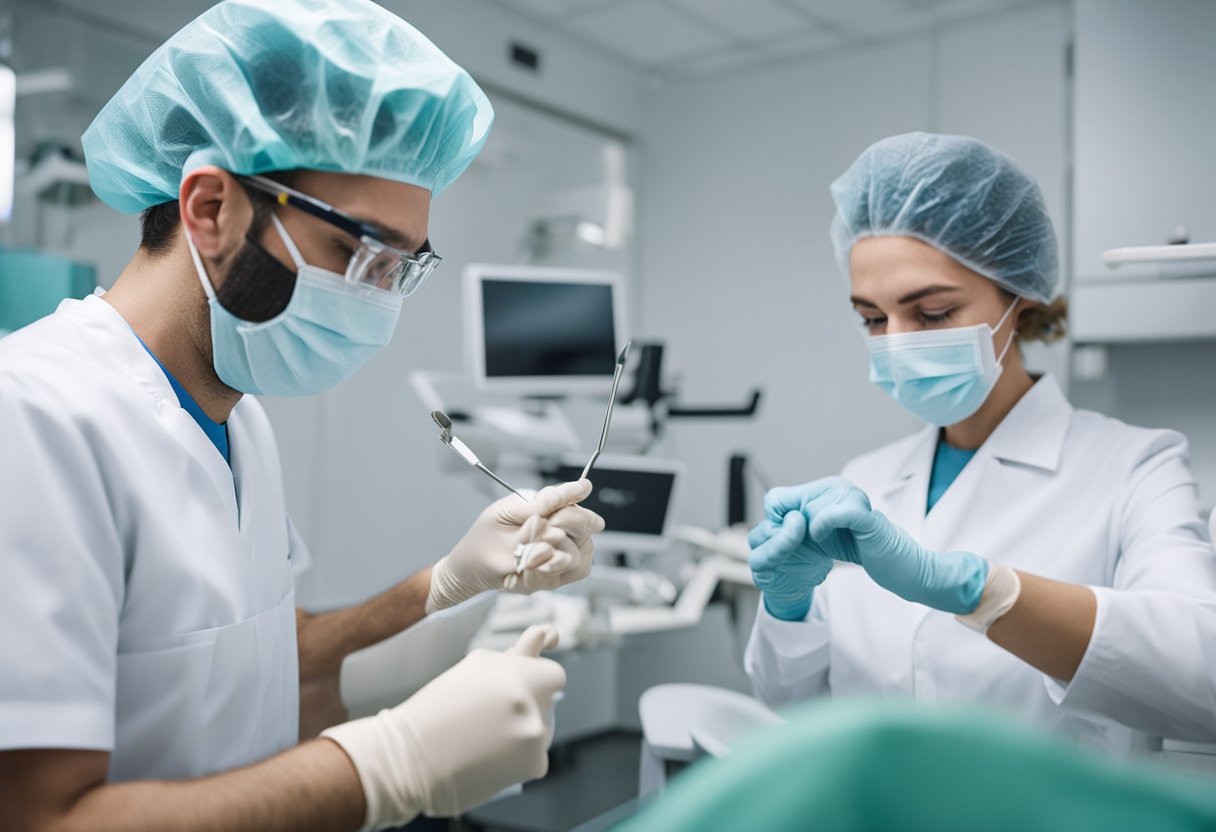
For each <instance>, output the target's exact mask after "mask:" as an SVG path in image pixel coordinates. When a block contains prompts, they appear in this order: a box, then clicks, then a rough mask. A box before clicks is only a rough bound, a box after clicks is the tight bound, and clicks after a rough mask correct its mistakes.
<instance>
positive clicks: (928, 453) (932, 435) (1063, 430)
mask: <svg viewBox="0 0 1216 832" xmlns="http://www.w3.org/2000/svg"><path fill="white" fill-rule="evenodd" d="M1072 414H1073V406H1072V405H1071V404H1070V403H1069V401H1068V399H1067V398H1065V397H1064V391H1063V390H1061V389H1060V384H1059V382H1057V381H1056V379H1055V376H1052V375H1051V374H1047V375H1044V376H1042V377H1041V378H1040V379H1039V380H1038V381H1036V382H1035V384H1034V386H1033V387H1031V388H1030V390H1028V391H1027V392H1026V395H1024V396H1022V398H1021V399H1020V400H1019V401H1018V403H1017V404H1015V405H1014V406H1013V409H1012V410H1010V411H1009V413H1008V414H1007V415H1006V416H1005V418H1004V419H1003V420H1002V421H1001V423H1000V424H999V425H997V427H996V430H994V431H993V432H992V435H991V436H989V437H988V441H987V442H985V443H984V445H983V447H981V448H980V450H979V452H978V453H980V454H985V455H988V456H992V457H994V458H996V459H999V460H1002V461H1004V462H1014V463H1018V464H1022V465H1031V466H1034V467H1035V468H1042V469H1044V470H1046V471H1052V472H1054V471H1056V470H1057V469H1058V468H1059V465H1060V454H1061V452H1062V450H1063V448H1064V438H1065V436H1066V435H1067V434H1068V426H1069V423H1070V422H1071V420H1072ZM940 433H941V429H940V428H938V427H937V426H935V425H928V426H926V427H925V428H924V429H923V430H922V431H921V432H920V433H918V434H915V440H914V441H913V442H911V443H910V446H909V449H908V453H907V455H906V456H905V457H904V459H903V460H901V461H900V463H899V464H898V465H897V466H896V468H895V474H894V476H893V477H892V478H891V485H890V488H888V489H887V490H888V492H891V491H894V490H896V489H898V488H901V487H902V486H903V485H904V484H906V483H907V482H908V481H909V480H911V479H913V478H914V477H916V476H917V475H919V474H925V476H927V473H926V472H927V471H928V470H929V468H930V467H931V466H932V465H933V455H934V453H935V452H936V450H937V440H938V436H939V435H940Z"/></svg>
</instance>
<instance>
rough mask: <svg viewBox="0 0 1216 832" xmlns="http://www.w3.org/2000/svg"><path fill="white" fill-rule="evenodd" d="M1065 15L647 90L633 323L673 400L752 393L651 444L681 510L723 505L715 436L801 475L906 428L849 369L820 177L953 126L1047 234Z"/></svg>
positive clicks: (709, 512) (856, 350) (691, 513)
mask: <svg viewBox="0 0 1216 832" xmlns="http://www.w3.org/2000/svg"><path fill="white" fill-rule="evenodd" d="M1067 31H1068V18H1067V15H1066V13H1065V9H1064V8H1063V6H1062V5H1058V4H1047V5H1044V6H1042V7H1034V8H1032V9H1030V10H1026V11H1022V12H1019V13H1015V14H1006V15H1000V16H996V17H991V18H987V19H984V20H981V21H975V22H971V23H968V24H965V25H959V26H955V27H950V28H947V29H945V30H944V31H942V32H939V33H936V34H934V35H925V36H921V37H916V38H910V39H908V40H905V41H903V42H899V43H893V44H887V45H881V46H875V47H872V48H869V49H862V50H855V51H850V52H846V53H840V54H833V55H831V56H826V57H823V58H821V59H819V60H814V61H808V62H805V63H802V64H797V65H791V66H784V67H780V68H776V69H771V70H768V71H762V72H756V73H754V74H749V75H745V76H741V77H737V78H734V79H731V80H727V81H720V82H708V83H699V84H698V83H689V84H677V85H670V86H667V87H665V88H663V89H661V90H659V91H657V92H655V93H654V94H652V95H651V96H650V98H649V99H648V101H647V109H646V118H645V122H646V132H645V140H646V141H645V146H644V148H643V155H644V163H643V176H644V179H643V181H644V183H645V193H644V208H643V222H642V228H643V231H644V235H643V238H642V241H641V254H642V267H643V273H642V278H643V279H642V286H643V295H644V296H643V304H642V320H641V324H642V327H641V328H642V330H643V332H644V334H647V335H653V336H656V337H659V338H661V339H664V340H666V341H667V342H668V343H669V345H670V346H669V353H670V360H671V361H672V362H673V366H674V367H679V368H681V369H683V370H684V371H685V379H686V383H685V384H684V387H683V390H684V393H685V396H686V398H688V399H692V400H697V399H727V400H729V399H732V398H737V397H738V396H739V395H740V394H741V393H742V392H743V391H745V390H746V389H747V388H748V387H750V386H752V385H755V384H759V385H761V386H763V387H764V389H765V391H766V395H767V400H766V401H765V403H764V405H763V411H762V413H761V414H760V416H759V418H758V419H757V420H756V422H755V423H752V424H735V425H731V424H726V423H721V424H716V425H701V424H696V423H678V422H677V423H675V424H673V427H672V432H671V438H670V439H669V440H668V441H667V442H665V443H664V447H661V448H659V449H657V452H658V453H667V454H669V455H671V456H673V457H676V458H678V459H681V460H683V461H684V462H685V463H686V464H688V466H689V468H690V473H691V476H690V477H689V482H688V486H689V487H688V489H687V490H686V491H685V499H684V503H685V505H684V513H683V519H685V520H688V521H693V522H698V523H702V524H707V525H714V524H718V523H721V522H722V521H723V519H724V512H725V472H726V457H727V455H728V454H729V453H730V452H731V451H732V450H736V449H745V450H749V451H750V452H752V453H753V454H754V457H755V459H756V460H757V461H758V462H759V463H760V465H761V466H762V467H763V468H764V469H766V471H767V473H768V474H769V475H770V477H771V478H772V479H773V480H775V481H778V482H803V481H806V480H809V479H813V478H816V477H820V476H824V475H826V474H830V473H834V472H836V471H837V470H839V468H840V466H841V465H842V463H844V462H845V461H846V460H848V459H849V458H850V457H852V456H854V455H856V454H858V453H861V452H863V451H866V450H869V449H872V448H874V447H876V446H877V445H878V444H879V443H881V442H884V441H886V440H889V439H893V438H896V437H898V436H900V435H902V434H905V433H907V432H908V431H910V430H913V429H915V428H916V426H917V423H916V422H915V421H914V420H913V419H912V418H911V417H909V416H907V415H906V414H904V413H903V412H902V411H901V410H900V409H899V408H898V406H897V405H895V404H894V403H893V402H891V401H890V400H889V399H888V398H887V397H886V396H885V395H883V394H882V393H881V392H880V391H878V390H877V388H875V387H873V386H872V385H871V384H870V383H869V382H868V381H867V361H866V357H865V352H864V348H863V346H862V342H861V336H860V334H859V329H858V328H857V327H856V326H855V325H854V322H853V320H854V317H855V316H854V315H853V313H852V311H851V310H850V309H849V306H848V301H847V296H848V291H847V281H846V279H845V278H844V277H843V276H842V275H841V274H840V273H839V272H838V270H837V268H836V265H835V262H834V259H833V256H832V250H831V245H830V242H829V240H828V225H829V222H830V220H831V217H832V213H833V207H832V202H831V198H830V196H829V194H828V185H829V184H830V183H831V181H832V180H833V179H835V178H836V176H838V175H839V174H840V173H842V172H843V171H844V170H845V168H846V167H847V166H848V165H849V164H850V163H851V162H852V161H853V159H854V158H855V157H856V156H857V155H858V154H859V153H860V152H861V151H862V150H863V149H864V148H865V147H866V146H867V145H868V144H870V143H871V142H873V141H876V140H878V139H880V138H883V137H884V136H888V135H891V134H894V133H901V132H905V131H909V130H941V131H957V132H964V133H969V134H971V135H975V136H978V137H979V138H981V139H984V140H985V141H988V142H990V143H992V144H994V145H995V146H997V147H999V148H1001V149H1003V150H1005V151H1007V152H1008V153H1010V154H1011V155H1012V156H1013V157H1015V158H1017V159H1018V160H1019V161H1020V162H1021V163H1022V164H1023V165H1025V166H1026V167H1027V168H1028V169H1029V170H1030V171H1031V173H1032V174H1034V175H1035V176H1036V177H1037V178H1038V179H1039V180H1040V183H1041V184H1042V186H1043V189H1044V192H1045V195H1046V197H1047V201H1048V206H1049V208H1050V210H1051V212H1052V215H1053V217H1054V218H1055V219H1056V221H1057V225H1058V228H1059V229H1060V230H1061V232H1062V231H1063V228H1062V226H1059V221H1060V220H1061V218H1063V217H1064V216H1065V211H1064V209H1065V190H1066V188H1065V182H1066V179H1065V176H1066V169H1065V168H1066V165H1065V158H1066V157H1065V149H1066V130H1065V125H1066V120H1065V116H1066V110H1065V101H1066V98H1065V89H1066V85H1065V50H1064V47H1065V43H1066V38H1067ZM1047 359H1049V360H1048V363H1049V364H1051V363H1056V358H1055V357H1054V356H1047ZM756 496H757V497H758V495H756ZM754 502H755V501H754Z"/></svg>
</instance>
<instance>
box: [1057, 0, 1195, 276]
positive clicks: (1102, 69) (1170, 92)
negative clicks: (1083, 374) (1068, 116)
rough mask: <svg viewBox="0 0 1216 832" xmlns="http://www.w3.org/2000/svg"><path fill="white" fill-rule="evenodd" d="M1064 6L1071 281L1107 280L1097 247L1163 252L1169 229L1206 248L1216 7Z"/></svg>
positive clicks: (1126, 0)
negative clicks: (1069, 54) (1069, 43)
mask: <svg viewBox="0 0 1216 832" xmlns="http://www.w3.org/2000/svg"><path fill="white" fill-rule="evenodd" d="M1075 8H1076V30H1075V32H1076V40H1075V44H1076V51H1075V64H1074V69H1075V98H1074V114H1075V116H1074V117H1075V129H1074V134H1073V135H1074V145H1073V151H1074V188H1075V190H1074V202H1073V231H1074V243H1075V245H1074V248H1073V274H1074V275H1075V276H1076V277H1077V278H1078V279H1079V280H1086V279H1087V278H1095V277H1102V276H1107V275H1111V274H1112V273H1111V272H1110V270H1109V269H1107V267H1106V266H1105V265H1104V264H1103V263H1102V252H1103V251H1105V250H1107V249H1111V248H1117V247H1120V246H1143V245H1163V244H1165V243H1166V242H1168V241H1169V238H1170V235H1171V234H1172V233H1173V230H1174V229H1175V228H1177V227H1180V226H1181V227H1185V228H1186V229H1187V230H1188V232H1189V234H1190V240H1191V241H1192V242H1212V241H1216V107H1213V106H1212V100H1213V96H1214V95H1216V47H1214V45H1216V3H1214V2H1212V0H1153V2H1144V0H1077V2H1076V7H1075ZM1206 269H1207V270H1208V271H1210V270H1211V266H1210V264H1209V265H1208V266H1207V267H1206ZM1155 272H1156V268H1155V267H1152V266H1124V267H1121V268H1120V269H1119V272H1118V273H1117V274H1118V275H1119V276H1125V275H1132V274H1137V273H1139V274H1146V275H1149V274H1154V273H1155Z"/></svg>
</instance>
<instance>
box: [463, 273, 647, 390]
mask: <svg viewBox="0 0 1216 832" xmlns="http://www.w3.org/2000/svg"><path fill="white" fill-rule="evenodd" d="M464 275H465V285H464V289H465V292H464V300H465V334H466V343H467V349H468V359H469V365H470V370H471V372H472V375H473V381H474V383H475V384H476V386H477V387H478V389H482V390H487V389H489V390H499V391H506V392H515V393H519V394H522V395H535V396H548V395H565V394H569V393H601V392H602V393H606V392H608V389H609V388H610V387H611V385H612V373H613V370H614V369H615V367H616V356H617V351H618V350H619V349H620V347H622V346H623V345H624V339H625V321H624V291H623V281H622V278H621V275H619V274H617V273H615V272H599V271H583V270H577V269H552V268H539V267H533V266H527V267H521V266H491V265H485V264H474V265H471V266H468V267H467V268H466V269H465V273H464Z"/></svg>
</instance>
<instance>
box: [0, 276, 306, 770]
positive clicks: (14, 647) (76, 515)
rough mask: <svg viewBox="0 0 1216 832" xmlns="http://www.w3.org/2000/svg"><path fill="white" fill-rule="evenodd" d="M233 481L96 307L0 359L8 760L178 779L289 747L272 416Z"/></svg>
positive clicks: (4, 738) (23, 339) (293, 692)
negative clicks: (105, 767) (55, 758)
mask: <svg viewBox="0 0 1216 832" xmlns="http://www.w3.org/2000/svg"><path fill="white" fill-rule="evenodd" d="M228 431H229V441H230V449H231V458H232V468H231V470H230V469H229V467H228V465H227V464H226V463H225V461H224V459H223V457H222V456H221V455H220V454H219V452H218V451H217V450H216V448H215V446H214V445H212V444H211V442H210V441H209V440H208V439H207V437H206V436H205V434H204V433H203V432H202V430H201V429H200V428H199V426H198V425H197V423H195V421H194V420H193V419H192V418H191V417H190V415H189V414H188V413H186V411H185V410H183V409H182V408H181V407H180V406H179V405H178V401H177V397H176V396H175V395H174V393H173V390H172V388H171V387H170V386H169V383H168V381H167V379H166V378H165V375H164V373H163V372H162V371H161V370H160V368H159V367H157V365H156V363H155V362H154V361H153V359H152V358H151V357H150V356H149V355H148V354H147V352H146V351H145V350H144V349H143V347H142V346H141V345H140V343H139V341H138V340H137V339H136V338H135V336H134V334H133V333H132V332H131V330H130V328H129V327H128V326H127V324H126V322H125V321H124V320H123V319H122V317H121V316H120V315H119V314H118V313H117V312H116V311H115V310H114V309H113V308H112V307H111V306H110V305H109V304H108V303H106V302H105V301H104V300H102V299H101V298H100V297H97V296H93V297H89V298H86V299H85V300H83V301H65V302H64V303H63V304H62V305H61V306H60V308H59V310H58V311H57V312H56V313H55V314H54V315H51V316H49V317H47V318H44V319H43V320H41V321H38V322H36V323H34V324H32V325H31V326H29V327H27V328H25V329H24V330H21V331H18V332H16V333H14V334H13V335H10V336H8V337H7V338H5V339H4V340H2V341H0V442H3V448H4V453H3V457H2V461H0V575H3V578H2V579H0V749H15V748H76V749H97V750H105V751H109V752H111V757H110V771H109V777H110V779H111V780H133V779H142V778H186V777H195V776H200V775H205V774H209V773H213V772H217V771H222V770H227V769H231V768H235V767H237V766H241V765H244V764H247V763H251V762H254V761H257V760H260V759H262V758H265V757H267V756H269V755H271V754H274V753H276V752H278V751H280V750H282V749H284V748H287V747H289V746H291V745H293V744H295V742H296V741H297V739H298V733H299V727H298V713H299V674H298V667H297V657H296V630H295V608H294V601H293V586H292V563H291V561H292V559H296V560H297V561H298V560H299V559H302V558H306V556H307V555H306V550H305V549H304V546H303V543H302V541H301V540H300V539H299V536H298V535H296V534H295V531H294V529H293V528H292V527H291V524H290V522H289V521H288V518H287V513H286V508H285V504H284V498H283V488H282V480H281V474H280V469H279V459H278V450H277V448H276V446H275V441H274V436H273V433H272V432H271V428H270V424H269V422H268V421H267V419H266V415H265V413H264V412H263V410H262V408H261V406H260V405H259V404H258V403H257V402H256V401H255V400H254V399H253V398H251V397H248V396H246V397H244V398H243V399H241V401H240V402H239V403H238V404H237V406H236V407H235V409H234V410H233V411H232V415H231V418H230V419H229V421H228Z"/></svg>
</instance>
